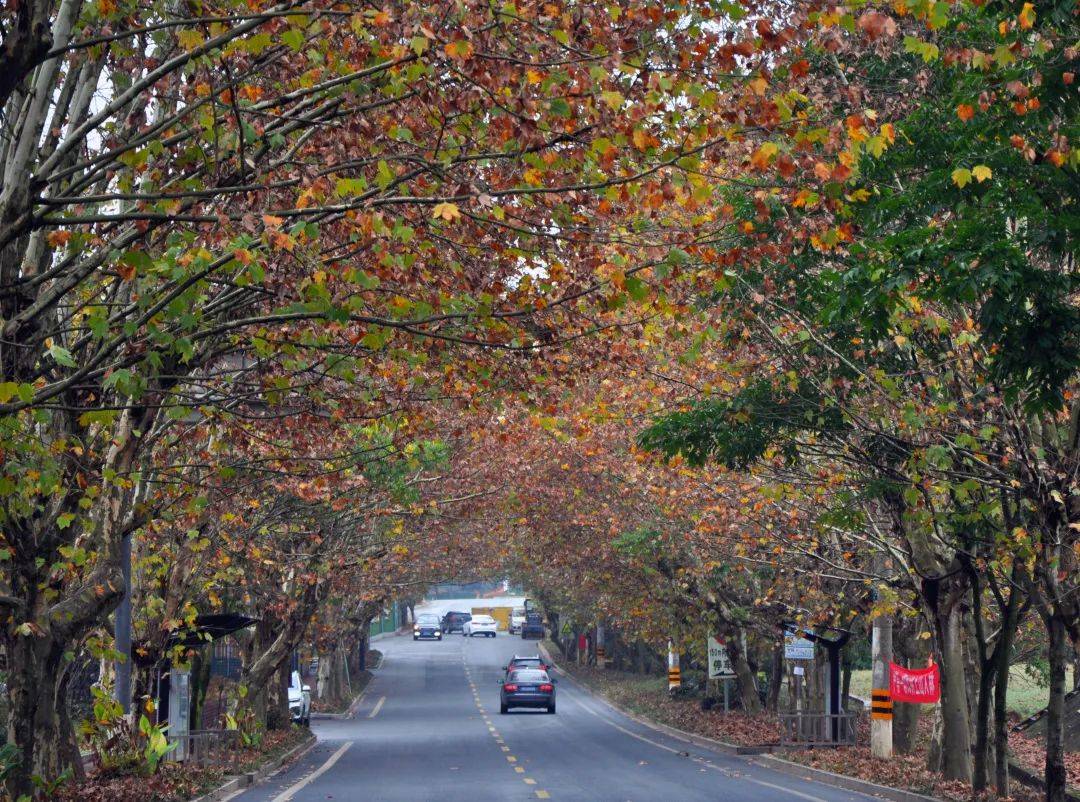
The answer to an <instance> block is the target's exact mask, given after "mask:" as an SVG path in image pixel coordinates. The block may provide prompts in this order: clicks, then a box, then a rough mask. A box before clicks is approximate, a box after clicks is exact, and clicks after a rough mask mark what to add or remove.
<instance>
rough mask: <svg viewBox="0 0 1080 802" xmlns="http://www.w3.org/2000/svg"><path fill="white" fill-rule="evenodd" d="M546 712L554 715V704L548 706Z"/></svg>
mask: <svg viewBox="0 0 1080 802" xmlns="http://www.w3.org/2000/svg"><path fill="white" fill-rule="evenodd" d="M548 712H549V713H554V712H555V705H554V704H550V705H548Z"/></svg>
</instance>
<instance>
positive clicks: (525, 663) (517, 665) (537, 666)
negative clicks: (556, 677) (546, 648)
mask: <svg viewBox="0 0 1080 802" xmlns="http://www.w3.org/2000/svg"><path fill="white" fill-rule="evenodd" d="M522 668H531V669H534V670H538V671H547V670H548V669H550V668H551V666H549V665H548V664H547V663H546V662H544V658H542V657H541V656H540V655H538V654H532V655H522V654H515V655H514V656H513V657H512V658H510V662H509V663H507V664H506V673H507V674H509V673H510V672H511V671H517V670H519V669H522Z"/></svg>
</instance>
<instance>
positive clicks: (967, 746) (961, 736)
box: [936, 604, 971, 783]
mask: <svg viewBox="0 0 1080 802" xmlns="http://www.w3.org/2000/svg"><path fill="white" fill-rule="evenodd" d="M936 618H937V626H938V640H939V643H940V646H941V725H942V738H943V742H942V754H941V770H942V774H944V775H945V778H946V779H949V780H963V781H964V782H966V783H970V782H971V729H970V727H971V723H970V719H969V716H968V701H967V679H966V677H965V676H964V673H965V672H964V650H963V640H962V638H963V632H964V628H963V623H962V616H961V613H960V605H959V604H952V605H950V606H949V609H948V610H946V611H943V612H942V613H939V614H938V616H937V617H936Z"/></svg>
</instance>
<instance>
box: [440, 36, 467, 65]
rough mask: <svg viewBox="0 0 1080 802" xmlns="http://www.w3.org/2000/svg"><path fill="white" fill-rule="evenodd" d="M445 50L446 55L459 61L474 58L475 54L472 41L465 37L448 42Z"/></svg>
mask: <svg viewBox="0 0 1080 802" xmlns="http://www.w3.org/2000/svg"><path fill="white" fill-rule="evenodd" d="M443 50H445V51H446V55H448V56H449V57H450V58H452V59H456V60H458V61H467V60H468V59H470V58H472V54H473V46H472V42H468V41H466V40H465V39H455V40H454V41H453V42H447V43H446V47H444V48H443Z"/></svg>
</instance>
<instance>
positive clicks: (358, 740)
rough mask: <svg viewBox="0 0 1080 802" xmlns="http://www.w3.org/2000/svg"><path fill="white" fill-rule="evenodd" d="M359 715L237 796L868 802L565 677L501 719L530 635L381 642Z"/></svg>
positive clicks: (318, 725)
mask: <svg viewBox="0 0 1080 802" xmlns="http://www.w3.org/2000/svg"><path fill="white" fill-rule="evenodd" d="M377 645H378V647H379V648H380V649H382V650H383V652H384V654H385V659H384V660H383V664H382V666H381V667H380V668H379V670H378V671H377V672H376V676H375V677H374V679H372V681H371V683H370V685H369V686H368V689H367V691H366V693H365V695H364V698H363V701H362V703H361V705H360V708H359V710H358V712H357V714H356V716H355V717H354V718H352V719H350V720H340V721H339V720H331V721H315V722H313V726H312V728H313V730H314V731H315V733H316V735H317V736H318V738H319V741H318V743H317V744H316V746H315V747H314V748H313V749H312V750H311V751H310V752H309V753H308V754H307V755H306V756H305V757H304V758H302V759H301V760H300V761H298V762H297V764H296V765H294V766H292V767H291V768H290V769H288V770H287V771H285V772H283V773H281V774H279V775H277V776H275V777H273V778H271V779H270V780H268V781H266V782H264V783H263V784H262V785H259V786H256V787H255V788H252V789H250V790H248V791H246V792H244V793H241V794H240V795H239V796H237V797H234V799H235V800H236V801H237V802H316V800H318V801H319V802H323V801H324V800H330V799H333V800H365V802H366V801H367V800H372V801H373V802H382V801H383V800H386V801H387V802H391V801H392V802H419V801H420V800H431V802H489V801H490V802H496V801H500V802H501V800H526V799H555V800H590V801H591V800H604V801H607V800H611V802H650V801H651V800H662V802H688V801H689V800H724V801H725V802H761V800H778V802H856V801H857V802H867V801H868V800H870V799H871V798H872V797H867V796H863V795H861V794H856V793H852V792H849V791H843V790H839V789H835V788H832V787H830V786H827V785H822V784H819V783H815V782H811V781H807V780H802V779H799V778H796V777H792V776H790V775H787V774H783V773H780V772H776V771H773V770H771V769H768V768H764V767H761V766H757V765H754V764H753V763H752V762H751V760H750V759H748V758H742V757H734V756H730V755H723V754H719V753H714V752H711V751H709V750H706V749H703V748H700V747H696V746H692V745H689V744H687V743H685V742H683V741H680V740H677V739H674V738H670V737H668V736H665V735H662V734H660V733H658V732H656V731H654V730H652V729H650V728H648V727H645V726H643V725H641V724H638V723H636V722H634V721H633V720H631V719H628V718H627V717H625V716H623V715H621V714H620V713H618V712H617V711H615V710H614V709H612V708H611V707H608V706H607V705H606V704H604V703H603V702H602V701H600V700H599V699H597V698H596V697H594V696H592V695H590V694H589V693H587V692H585V691H583V690H581V689H579V688H577V687H576V686H574V685H573V684H572V683H571V682H570V681H569V680H566V679H562V680H561V681H560V682H559V684H558V686H557V689H558V712H557V713H556V714H555V715H548V714H547V713H546V712H544V711H532V710H522V711H511V712H510V713H509V714H507V715H500V714H499V680H500V679H501V677H502V671H501V668H500V667H501V666H503V665H505V664H506V661H507V659H508V658H509V657H510V656H511V655H513V654H514V653H526V654H530V653H531V654H535V653H536V642H535V641H527V642H523V641H522V640H521V639H520V638H518V637H516V636H510V635H506V634H505V633H500V634H499V636H498V637H497V638H493V639H492V638H463V637H461V636H460V635H451V636H448V637H447V638H446V640H445V642H434V641H419V642H414V641H413V640H412V638H411V637H408V636H405V637H394V638H388V639H385V640H382V641H381V642H379V643H378V644H377Z"/></svg>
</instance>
